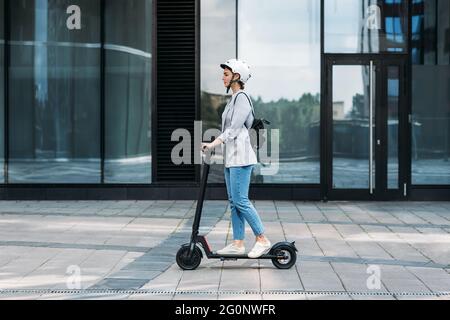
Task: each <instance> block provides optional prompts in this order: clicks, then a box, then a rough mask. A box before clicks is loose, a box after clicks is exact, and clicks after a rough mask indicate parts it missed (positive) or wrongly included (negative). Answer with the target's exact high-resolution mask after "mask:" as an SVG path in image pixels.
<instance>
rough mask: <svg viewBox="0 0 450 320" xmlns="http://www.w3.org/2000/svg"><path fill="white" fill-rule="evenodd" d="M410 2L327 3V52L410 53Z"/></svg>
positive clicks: (328, 0) (340, 0)
mask: <svg viewBox="0 0 450 320" xmlns="http://www.w3.org/2000/svg"><path fill="white" fill-rule="evenodd" d="M407 13H408V1H406V0H326V1H325V52H327V53H380V52H400V53H406V51H407V40H408V38H407V34H408V14H407Z"/></svg>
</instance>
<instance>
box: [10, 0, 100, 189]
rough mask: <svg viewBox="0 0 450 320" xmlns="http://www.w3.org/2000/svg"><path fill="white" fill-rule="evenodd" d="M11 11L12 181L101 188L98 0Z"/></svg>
mask: <svg viewBox="0 0 450 320" xmlns="http://www.w3.org/2000/svg"><path fill="white" fill-rule="evenodd" d="M69 7H70V8H69ZM10 8H11V11H10V17H11V19H10V21H11V22H12V23H11V26H10V28H11V49H10V50H11V67H10V73H9V88H10V89H9V90H10V99H9V101H10V106H9V110H10V112H9V126H10V132H9V143H10V165H9V177H10V181H9V182H11V183H99V182H100V167H101V166H100V43H99V42H100V20H99V18H100V1H99V0H77V1H73V0H59V1H47V0H22V1H10ZM68 9H69V12H70V13H69V14H68V13H67V11H68Z"/></svg>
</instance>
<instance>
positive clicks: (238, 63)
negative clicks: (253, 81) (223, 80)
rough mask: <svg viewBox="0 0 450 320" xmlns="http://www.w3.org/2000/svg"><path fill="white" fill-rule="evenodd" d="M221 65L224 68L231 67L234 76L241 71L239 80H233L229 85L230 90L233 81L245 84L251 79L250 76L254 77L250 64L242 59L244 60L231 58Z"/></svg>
mask: <svg viewBox="0 0 450 320" xmlns="http://www.w3.org/2000/svg"><path fill="white" fill-rule="evenodd" d="M220 67H221V68H222V69H226V68H228V69H230V70H231V72H233V76H234V75H235V74H236V73H239V75H240V76H241V77H240V79H239V80H233V81H231V83H230V86H229V87H228V90H230V88H231V84H232V83H234V82H242V83H243V84H246V83H247V81H248V80H250V78H251V77H252V74H251V72H250V67H249V65H248V64H247V63H246V62H245V61H242V60H238V59H230V60H228V61H227V62H225V63H223V64H221V65H220Z"/></svg>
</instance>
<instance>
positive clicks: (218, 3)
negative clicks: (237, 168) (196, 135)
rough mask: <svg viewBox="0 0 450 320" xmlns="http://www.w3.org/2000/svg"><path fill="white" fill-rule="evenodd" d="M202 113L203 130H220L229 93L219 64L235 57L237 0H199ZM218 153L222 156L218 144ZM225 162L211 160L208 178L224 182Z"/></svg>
mask: <svg viewBox="0 0 450 320" xmlns="http://www.w3.org/2000/svg"><path fill="white" fill-rule="evenodd" d="M200 12H201V54H200V56H201V68H200V72H201V117H202V122H203V133H204V132H205V131H206V130H209V129H216V130H218V131H220V130H221V126H222V124H221V123H222V122H221V119H222V113H223V110H224V109H225V106H226V104H227V102H228V99H229V96H227V95H226V89H225V88H224V86H223V82H222V73H223V71H222V69H220V67H219V65H220V64H221V63H223V62H225V61H227V60H228V59H230V58H235V57H236V46H237V44H236V0H227V1H223V0H208V1H201V10H200ZM216 151H217V156H218V157H222V150H221V148H217V150H216ZM223 170H224V166H223V165H218V164H212V165H211V169H210V173H209V180H208V181H210V182H216V183H224V182H225V179H224V172H223Z"/></svg>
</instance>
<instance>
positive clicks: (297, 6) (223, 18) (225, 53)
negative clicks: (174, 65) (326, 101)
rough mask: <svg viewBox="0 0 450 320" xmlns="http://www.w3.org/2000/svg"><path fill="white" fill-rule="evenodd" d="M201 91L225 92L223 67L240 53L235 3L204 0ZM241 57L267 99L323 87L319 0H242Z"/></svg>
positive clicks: (252, 84) (255, 90)
mask: <svg viewBox="0 0 450 320" xmlns="http://www.w3.org/2000/svg"><path fill="white" fill-rule="evenodd" d="M201 3H202V8H201V10H202V32H201V33H202V90H205V91H209V92H214V93H224V92H225V90H224V88H223V85H222V82H221V78H222V70H220V68H219V67H218V65H219V64H220V63H222V61H225V60H227V59H228V58H232V57H234V56H235V50H236V48H235V44H236V41H235V25H234V21H235V13H234V10H235V2H234V1H223V0H206V1H202V2H201ZM239 58H241V59H243V60H246V61H247V62H248V63H249V65H250V66H251V68H252V73H253V77H252V79H251V80H250V81H249V83H248V86H247V89H248V91H249V92H250V93H251V95H253V96H258V95H259V96H261V98H262V99H263V100H265V101H270V100H278V99H279V98H281V97H284V98H288V99H298V98H299V97H300V96H301V95H302V94H303V93H307V92H310V93H314V94H315V93H319V92H320V2H319V1H317V0H283V5H278V6H276V5H274V1H273V0H240V1H239Z"/></svg>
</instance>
